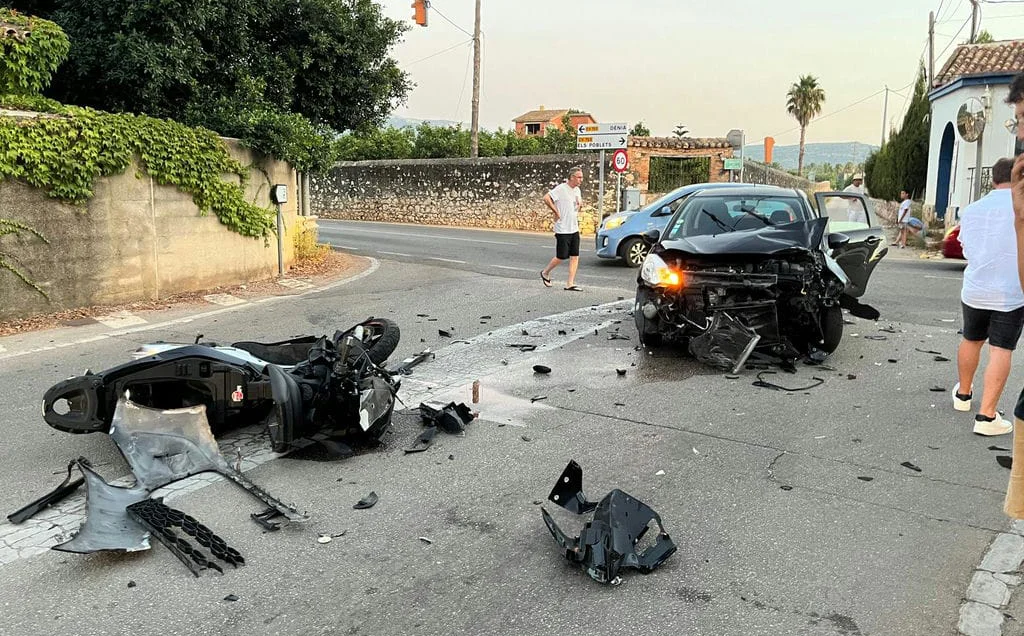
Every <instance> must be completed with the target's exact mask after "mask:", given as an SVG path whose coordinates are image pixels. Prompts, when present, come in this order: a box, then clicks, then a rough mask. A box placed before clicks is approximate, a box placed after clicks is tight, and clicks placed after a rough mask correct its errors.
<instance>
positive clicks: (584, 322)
mask: <svg viewBox="0 0 1024 636" xmlns="http://www.w3.org/2000/svg"><path fill="white" fill-rule="evenodd" d="M375 263H376V261H375ZM350 280H351V279H350ZM283 298H289V297H283ZM291 298H294V297H291ZM629 306H630V301H618V302H612V303H605V304H602V305H593V306H590V307H583V308H580V309H573V310H571V311H567V312H564V313H560V314H554V315H550V316H544V317H542V318H536V319H534V320H529V321H526V322H522V323H519V324H516V325H509V326H507V327H502V328H499V329H495V330H493V331H491V332H487V333H484V334H481V335H479V336H475V337H472V338H470V339H469V340H468V341H463V342H461V343H459V344H451V345H448V346H446V347H443V348H441V349H439V350H437V351H436V352H434V353H435V358H434V359H433V360H431V361H430V362H428V363H426V364H424V365H423V366H422V367H419V368H417V369H416V374H415V375H413V376H410V377H408V378H404V379H403V382H402V389H401V392H400V395H401V397H402V399H403V401H404V402H405V403H407V404H418V403H419V402H428V401H431V400H432V399H433V398H434V396H438V395H442V394H445V393H448V392H451V391H453V390H454V389H457V388H459V387H461V386H463V385H466V386H468V385H469V383H472V381H473V380H474V379H477V378H480V377H487V376H490V375H493V374H495V373H500V372H502V371H503V370H505V369H507V367H505V366H504V365H503V364H502V363H501V362H500V359H501V357H502V356H508V357H512V353H510V349H509V348H508V346H507V342H508V340H509V339H510V338H515V337H517V336H518V335H519V334H520V333H522V331H523V330H524V329H527V330H529V331H530V333H533V334H536V335H540V336H543V337H542V338H540V339H539V340H538V343H537V349H536V352H537V353H543V352H545V351H551V350H553V349H557V348H559V347H563V346H565V345H567V344H569V343H571V342H574V341H576V340H579V339H580V338H583V337H585V336H587V335H588V334H589V333H591V331H592V330H595V329H596V330H603V329H607V328H608V327H611V326H612V325H614V324H616V323H617V322H619V321H620V320H617V318H619V319H621V317H622V315H623V314H622V313H621V312H624V311H625V310H627V309H628V308H629ZM231 310H232V309H222V310H219V312H218V313H220V312H226V311H231ZM570 325H575V326H576V328H575V329H573V330H572V332H571V333H568V334H566V335H558V334H557V331H558V330H561V331H562V332H563V333H564V332H566V331H567V327H568V326H570ZM152 328H154V325H150V326H148V327H147V329H152ZM51 348H52V347H51ZM481 353H483V354H484V355H481ZM515 357H516V359H517V360H518V361H519V362H520V363H524V364H525V363H527V361H528V360H529V359H530V356H529V355H528V352H523V353H522V354H515ZM481 359H487V360H490V362H487V363H481V362H480V360H481ZM544 406H545V405H540V408H543V407H544ZM217 441H218V445H219V446H220V448H221V449H223V450H222V451H221V452H222V453H224V454H225V455H227V456H228V457H229V458H231V459H232V460H233V459H234V456H235V453H237V452H240V453H241V455H242V466H241V469H242V472H248V471H249V470H252V469H253V468H255V467H257V466H259V465H261V464H264V463H266V462H269V461H272V460H274V459H277V458H278V457H280V456H281V455H280V454H278V453H275V452H273V451H271V450H270V449H269V448H268V447H267V441H266V437H265V435H263V432H262V427H261V426H250V427H246V428H244V429H239V430H236V431H232V432H231V433H230V434H229V435H225V436H224V437H222V438H220V439H218V440H217ZM111 477H112V475H109V474H107V475H104V478H105V479H107V480H108V482H109V483H111V484H114V485H119V486H123V485H128V484H130V483H132V482H133V481H134V479H133V478H132V477H131V475H124V476H121V477H119V478H116V479H111ZM224 480H225V478H224V477H222V476H221V475H218V474H216V473H203V474H200V475H195V476H193V477H189V478H187V479H184V480H181V481H178V482H174V483H172V484H169V485H167V486H164V487H163V488H160V489H158V490H156V491H154V494H155V495H157V496H159V495H161V494H164V495H165V497H166V499H167V500H168V501H173V500H174V499H176V498H178V497H181V496H183V495H185V494H188V493H192V492H196V491H198V490H201V489H203V488H205V487H206V486H208V485H210V484H213V483H217V482H220V481H224ZM85 504H86V496H85V492H84V491H82V490H80V491H79V492H76V493H74V494H73V495H71V496H69V497H68V498H67V499H65V500H64V501H61V502H59V503H57V504H56V505H54V506H53V507H51V508H47V509H46V510H43V511H42V512H40V513H38V514H37V515H36V516H35V517H33V518H31V519H29V520H27V521H25V522H24V523H22V524H19V525H14V524H12V523H10V522H7V521H4V522H0V568H2V566H4V565H6V564H8V563H12V562H14V561H18V560H21V559H27V558H29V557H32V556H36V555H39V554H43V553H45V552H47V551H49V550H50V548H51V547H52V546H54V545H56V544H58V543H61V542H62V541H64V540H66V539H68V538H69V537H70V536H71V535H72V534H73V533H74V532H75V531H76V530H77V528H78V527H79V526H80V524H81V523H82V522H83V521H84V520H85V516H86V505H85ZM299 508H300V509H301V503H300V505H299Z"/></svg>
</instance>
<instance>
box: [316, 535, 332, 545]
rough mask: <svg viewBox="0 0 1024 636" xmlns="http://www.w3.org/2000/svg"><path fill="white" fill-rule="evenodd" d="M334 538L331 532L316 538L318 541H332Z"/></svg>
mask: <svg viewBox="0 0 1024 636" xmlns="http://www.w3.org/2000/svg"><path fill="white" fill-rule="evenodd" d="M332 540H333V539H331V535H329V534H322V535H320V536H319V537H317V538H316V542H317V543H330V542H331V541H332Z"/></svg>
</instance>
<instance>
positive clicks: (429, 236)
mask: <svg viewBox="0 0 1024 636" xmlns="http://www.w3.org/2000/svg"><path fill="white" fill-rule="evenodd" d="M324 229H327V231H328V233H330V232H354V233H356V234H384V235H386V236H411V237H412V238H418V239H439V240H442V241H465V242H467V243H488V244H490V245H519V243H512V242H509V241H485V240H484V239H470V238H462V237H459V236H440V235H437V234H413V233H411V232H382V231H380V230H357V229H353V228H349V227H344V228H329V227H328V228H325V227H324V226H321V227H320V233H321V234H323V233H324Z"/></svg>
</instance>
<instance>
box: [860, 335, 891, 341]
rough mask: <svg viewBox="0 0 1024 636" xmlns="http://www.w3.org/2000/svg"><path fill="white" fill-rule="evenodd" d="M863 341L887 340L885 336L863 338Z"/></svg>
mask: <svg viewBox="0 0 1024 636" xmlns="http://www.w3.org/2000/svg"><path fill="white" fill-rule="evenodd" d="M864 339H865V340H888V339H889V338H888V337H887V336H882V335H878V336H864Z"/></svg>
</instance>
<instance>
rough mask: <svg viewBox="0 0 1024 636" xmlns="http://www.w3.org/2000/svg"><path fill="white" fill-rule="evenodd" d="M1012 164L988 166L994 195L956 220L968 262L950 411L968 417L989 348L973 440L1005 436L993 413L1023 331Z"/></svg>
mask: <svg viewBox="0 0 1024 636" xmlns="http://www.w3.org/2000/svg"><path fill="white" fill-rule="evenodd" d="M1012 168H1013V161H1012V160H1011V159H1000V160H999V161H997V162H996V164H995V165H994V166H992V184H993V190H992V191H991V192H990V193H988V194H987V195H985V196H984V197H982V198H981V199H979V200H977V201H975V202H974V203H972V204H970V205H969V206H967V207H966V208H964V211H963V212H962V213H961V216H960V243H961V245H963V248H964V258H965V259H967V269H966V270H964V283H963V288H962V290H961V292H960V301H961V304H962V306H963V315H964V328H963V340H962V341H961V342H960V349H959V351H958V353H957V368H958V371H959V373H960V382H958V383H957V385H956V386H955V387H954V388H953V408H955V409H956V410H958V411H970V410H971V399H972V397H973V391H974V387H973V383H974V373H975V371H977V370H978V364H979V361H980V359H981V349H982V346H983V345H984V344H985V342H986V341H988V343H989V360H988V366H987V367H986V368H985V377H984V393H983V394H982V400H981V407H980V408H979V409H978V413H977V415H975V416H974V432H975V433H977V434H978V435H1005V434H1007V433H1009V432H1011V431H1012V430H1013V424H1012V423H1010V422H1008V421H1007V420H1005V419H1003V416H1002V414H1001V413H1000V412H999V411H998V410H997V407H998V405H999V398H1000V396H1001V395H1002V393H1003V388H1004V387H1005V386H1006V379H1007V377H1008V376H1009V375H1010V361H1011V357H1012V356H1013V351H1014V349H1015V348H1016V347H1017V341H1018V340H1019V339H1020V334H1021V329H1022V328H1024V291H1022V289H1021V283H1020V278H1019V276H1018V275H1017V241H1016V237H1015V234H1014V229H1013V228H1014V226H1013V224H1014V216H1013V200H1012V198H1011V196H1010V171H1011V169H1012Z"/></svg>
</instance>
